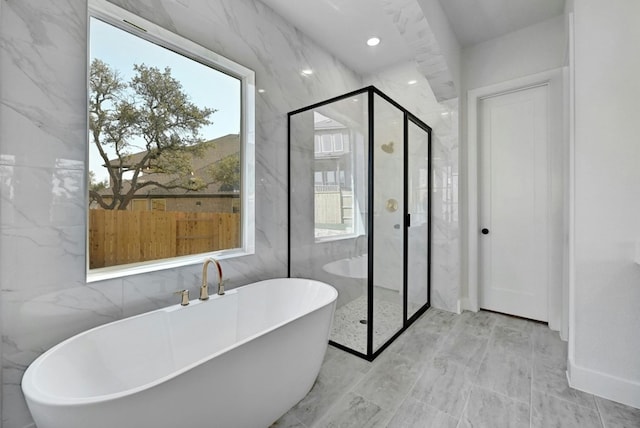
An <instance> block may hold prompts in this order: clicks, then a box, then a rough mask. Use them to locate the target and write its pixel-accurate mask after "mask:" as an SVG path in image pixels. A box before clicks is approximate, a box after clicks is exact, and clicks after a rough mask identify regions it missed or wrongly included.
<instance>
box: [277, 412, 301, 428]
mask: <svg viewBox="0 0 640 428" xmlns="http://www.w3.org/2000/svg"><path fill="white" fill-rule="evenodd" d="M269 428H306V427H305V426H304V424H303V423H302V422H300V421H299V420H298V418H296V417H295V416H294V415H292V414H291V412H287V413H285V414H284V415H283V416H282V417H281V418H280V419H278V420H277V421H275V422H274V423H273V424H271V425H270V426H269Z"/></svg>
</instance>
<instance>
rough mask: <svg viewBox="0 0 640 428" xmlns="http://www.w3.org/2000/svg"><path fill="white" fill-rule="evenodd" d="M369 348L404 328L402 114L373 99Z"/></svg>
mask: <svg viewBox="0 0 640 428" xmlns="http://www.w3.org/2000/svg"><path fill="white" fill-rule="evenodd" d="M373 102H374V104H373V111H374V118H373V126H374V131H373V147H374V152H373V171H372V172H373V189H374V190H373V207H374V208H373V241H374V242H373V248H374V251H373V296H372V297H373V348H374V350H377V349H378V348H380V347H381V346H382V345H384V343H385V342H386V341H387V340H389V339H390V338H391V337H392V336H393V335H394V334H396V333H397V332H398V331H400V330H401V329H402V327H403V325H404V319H403V311H402V307H403V306H402V293H403V288H404V287H403V284H404V256H403V254H404V174H403V171H404V144H403V141H404V112H403V111H402V110H400V109H399V108H397V107H396V106H394V105H392V104H390V103H388V102H387V101H386V100H384V99H383V98H381V97H380V96H378V95H374V98H373Z"/></svg>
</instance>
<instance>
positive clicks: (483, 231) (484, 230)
mask: <svg viewBox="0 0 640 428" xmlns="http://www.w3.org/2000/svg"><path fill="white" fill-rule="evenodd" d="M481 232H482V234H483V235H488V234H489V229H487V228H486V227H485V228H484V229H482V230H481Z"/></svg>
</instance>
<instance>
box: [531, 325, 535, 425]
mask: <svg viewBox="0 0 640 428" xmlns="http://www.w3.org/2000/svg"><path fill="white" fill-rule="evenodd" d="M535 366H536V338H535V332H534V331H533V329H531V366H530V367H531V368H530V370H531V376H530V379H529V428H533V371H534V368H535Z"/></svg>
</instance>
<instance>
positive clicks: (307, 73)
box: [302, 68, 313, 76]
mask: <svg viewBox="0 0 640 428" xmlns="http://www.w3.org/2000/svg"><path fill="white" fill-rule="evenodd" d="M302 74H304V75H305V76H310V75H312V74H313V70H312V69H310V68H305V69H304V70H302Z"/></svg>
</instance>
